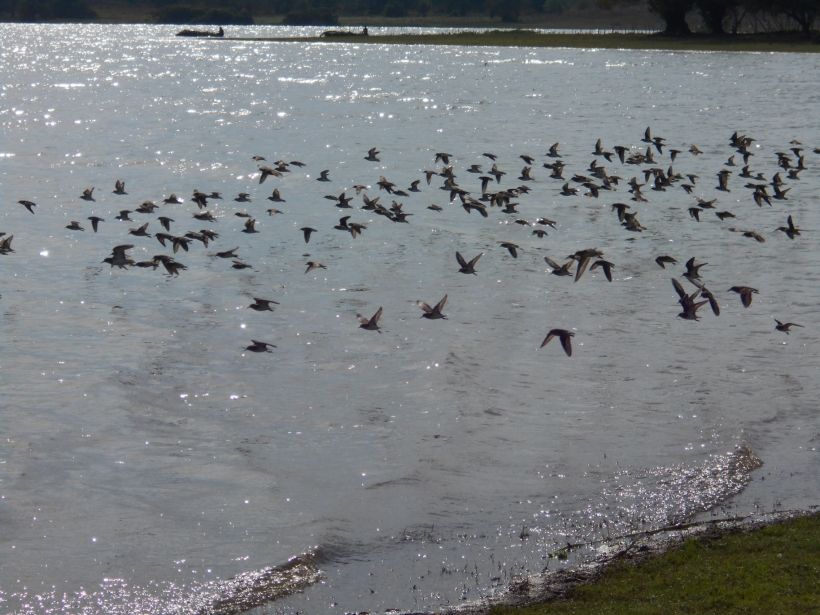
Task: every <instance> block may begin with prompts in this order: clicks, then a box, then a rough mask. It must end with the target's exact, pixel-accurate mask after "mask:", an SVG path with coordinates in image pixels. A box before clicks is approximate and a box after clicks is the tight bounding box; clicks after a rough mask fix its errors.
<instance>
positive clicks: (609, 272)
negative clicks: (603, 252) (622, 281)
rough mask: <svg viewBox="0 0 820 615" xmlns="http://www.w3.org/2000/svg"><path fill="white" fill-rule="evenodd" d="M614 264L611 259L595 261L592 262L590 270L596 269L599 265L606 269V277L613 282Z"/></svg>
mask: <svg viewBox="0 0 820 615" xmlns="http://www.w3.org/2000/svg"><path fill="white" fill-rule="evenodd" d="M614 266H615V265H613V264H612V263H610V262H609V261H604V260H600V261H595V262H594V263H592V265H591V266H590V268H589V270H590V271H592V270H594V269H597V268H598V267H600V268H602V269H603V270H604V275H605V276H606V279H607V280H609V281H610V282H611V281H612V268H613V267H614Z"/></svg>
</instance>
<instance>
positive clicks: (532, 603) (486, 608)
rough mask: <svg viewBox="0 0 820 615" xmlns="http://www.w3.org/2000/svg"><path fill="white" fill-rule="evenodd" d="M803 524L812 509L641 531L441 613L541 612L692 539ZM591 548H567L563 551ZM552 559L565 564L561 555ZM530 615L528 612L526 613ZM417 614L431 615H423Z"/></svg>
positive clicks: (818, 516) (812, 514)
mask: <svg viewBox="0 0 820 615" xmlns="http://www.w3.org/2000/svg"><path fill="white" fill-rule="evenodd" d="M799 519H808V520H812V519H820V513H818V512H817V510H816V508H815V509H814V510H788V511H781V512H772V513H763V514H761V515H754V516H752V515H749V516H745V517H734V518H728V519H715V520H708V521H700V522H698V521H695V522H691V523H680V524H675V525H670V526H666V527H663V528H659V529H656V530H648V531H646V532H637V533H634V534H630V535H627V536H622V537H617V538H613V539H612V540H609V541H605V542H601V543H596V544H600V545H601V548H600V549H599V550H600V551H601V554H600V555H599V556H598V557H596V558H593V559H591V560H588V561H586V562H584V563H582V564H580V565H577V566H574V567H572V568H566V569H559V570H553V571H550V570H549V565H547V568H546V569H545V570H544V571H543V572H542V573H541V574H540V575H536V576H534V577H522V578H520V579H517V580H516V581H514V582H513V583H512V584H511V585H510V586H509V587H508V588H507V591H505V592H504V593H503V594H501V595H499V596H490V597H488V598H485V599H483V600H481V601H479V602H474V603H471V604H467V605H462V606H458V607H453V608H450V609H445V610H442V611H440V613H453V614H455V613H460V614H465V615H488V614H489V613H491V612H492V613H495V612H496V611H499V612H503V613H515V612H516V611H518V610H522V613H523V612H524V611H523V609H526V608H527V607H537V606H538V605H541V604H550V603H554V602H556V601H565V600H567V599H571V594H572V593H573V592H574V591H575V590H576V589H578V588H579V587H582V586H585V585H594V584H595V583H596V582H598V581H600V580H601V579H602V577H603V576H604V575H605V574H606V573H607V572H609V571H610V570H611V569H612V568H613V567H614V566H617V565H619V564H629V565H631V566H636V567H637V566H640V565H642V564H645V563H648V562H650V561H656V560H661V559H662V558H664V557H665V556H666V555H668V554H670V553H671V552H672V551H674V550H675V549H677V548H679V547H682V546H683V545H684V543H686V542H687V541H689V540H692V539H696V540H699V541H702V542H708V541H714V540H718V539H721V538H724V537H727V536H730V535H734V534H752V533H754V532H757V531H759V530H763V529H765V528H771V527H774V526H779V525H784V524H788V523H791V522H794V521H797V520H799ZM583 546H587V545H585V544H579V545H568V547H567V548H566V549H565V550H562V551H563V552H564V553H566V551H567V550H569V549H571V548H579V547H583ZM556 553H558V555H556V554H551V555H550V558H553V557H557V559H559V560H560V559H562V557H561V555H560V552H556ZM527 612H529V611H527ZM413 615H431V614H430V613H423V614H422V613H419V614H415V613H414V614H413Z"/></svg>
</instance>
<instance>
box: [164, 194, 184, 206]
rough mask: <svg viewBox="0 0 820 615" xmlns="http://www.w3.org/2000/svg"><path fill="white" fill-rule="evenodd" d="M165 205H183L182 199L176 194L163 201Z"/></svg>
mask: <svg viewBox="0 0 820 615" xmlns="http://www.w3.org/2000/svg"><path fill="white" fill-rule="evenodd" d="M163 203H165V204H166V205H171V204H174V205H178V204H179V203H182V199H181V198H179V197H178V196H177V195H176V194H172V195H171V196H169V197H168V198H167V199H163Z"/></svg>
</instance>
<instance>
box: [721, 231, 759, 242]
mask: <svg viewBox="0 0 820 615" xmlns="http://www.w3.org/2000/svg"><path fill="white" fill-rule="evenodd" d="M729 230H730V231H732V232H733V233H740V234H742V235H743V236H744V237H749V238H751V239H754V240H755V241H757V242H758V243H766V238H765V237H763V235H761V234H760V233H758V232H756V231H744V230H743V229H739V228H730V229H729Z"/></svg>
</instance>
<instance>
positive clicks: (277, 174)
mask: <svg viewBox="0 0 820 615" xmlns="http://www.w3.org/2000/svg"><path fill="white" fill-rule="evenodd" d="M259 171H261V173H262V174H261V175H260V176H259V183H260V184H261V183H263V182H264V181H265V180H266V179H267V178H268V176H269V175H273V176H274V177H284V175H282V174H281V173H280V172H279V171H277V170H276V169H271V168H270V167H259Z"/></svg>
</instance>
